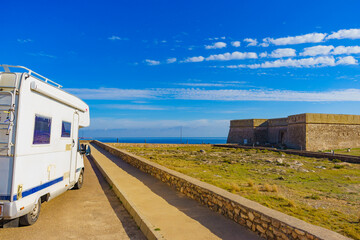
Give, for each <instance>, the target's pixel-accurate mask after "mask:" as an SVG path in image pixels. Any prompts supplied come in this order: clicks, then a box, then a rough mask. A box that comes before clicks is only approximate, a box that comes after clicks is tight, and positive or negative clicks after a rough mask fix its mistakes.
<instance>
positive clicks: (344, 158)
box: [214, 144, 360, 164]
mask: <svg viewBox="0 0 360 240" xmlns="http://www.w3.org/2000/svg"><path fill="white" fill-rule="evenodd" d="M214 146H215V147H225V148H243V149H259V150H268V151H273V152H283V153H287V154H294V155H299V156H303V157H314V158H327V159H329V160H334V159H337V160H340V161H343V162H349V163H358V164H359V163H360V156H351V155H345V154H330V153H323V152H311V151H301V150H295V149H283V150H282V149H277V148H269V147H252V146H244V145H238V144H214Z"/></svg>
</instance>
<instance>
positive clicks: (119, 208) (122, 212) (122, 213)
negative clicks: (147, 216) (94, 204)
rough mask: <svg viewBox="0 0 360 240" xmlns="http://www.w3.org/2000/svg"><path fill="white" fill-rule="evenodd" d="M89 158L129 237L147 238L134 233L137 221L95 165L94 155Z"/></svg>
mask: <svg viewBox="0 0 360 240" xmlns="http://www.w3.org/2000/svg"><path fill="white" fill-rule="evenodd" d="M87 159H88V160H89V163H90V165H91V167H92V169H93V170H94V172H95V175H96V177H97V179H98V181H99V184H100V186H101V189H102V190H103V192H104V194H105V196H106V197H107V199H108V201H109V203H110V205H111V207H112V209H113V210H114V213H115V214H116V216H117V218H118V219H119V220H120V222H121V223H122V225H123V228H124V229H125V232H126V233H127V235H128V237H129V238H130V239H136V240H142V239H144V240H145V239H146V237H145V236H144V235H141V236H139V234H138V233H134V229H133V226H136V223H135V221H134V219H133V218H132V217H131V216H130V214H129V213H128V212H127V211H126V209H125V208H124V206H123V205H122V203H121V201H120V200H119V199H118V197H117V196H116V195H115V193H114V192H113V191H112V190H111V187H110V185H109V184H108V183H107V182H106V180H105V178H104V176H103V175H102V174H101V172H100V170H99V169H98V168H97V166H96V165H95V163H94V160H93V159H92V157H91V156H87ZM140 233H141V232H140ZM141 234H142V233H141Z"/></svg>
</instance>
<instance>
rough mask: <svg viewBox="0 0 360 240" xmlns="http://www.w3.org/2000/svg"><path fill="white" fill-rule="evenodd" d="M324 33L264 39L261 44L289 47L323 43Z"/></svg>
mask: <svg viewBox="0 0 360 240" xmlns="http://www.w3.org/2000/svg"><path fill="white" fill-rule="evenodd" d="M326 35H327V34H326V33H309V34H305V35H300V36H295V37H283V38H275V39H274V38H264V39H263V42H264V43H266V44H274V45H290V44H300V43H318V42H322V41H324V38H325V37H326Z"/></svg>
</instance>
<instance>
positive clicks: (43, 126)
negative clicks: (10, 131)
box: [33, 116, 51, 144]
mask: <svg viewBox="0 0 360 240" xmlns="http://www.w3.org/2000/svg"><path fill="white" fill-rule="evenodd" d="M50 132H51V118H47V117H42V116H35V129H34V140H33V144H49V143H50Z"/></svg>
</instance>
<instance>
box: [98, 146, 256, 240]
mask: <svg viewBox="0 0 360 240" xmlns="http://www.w3.org/2000/svg"><path fill="white" fill-rule="evenodd" d="M91 146H92V147H94V148H96V149H97V150H98V151H99V152H100V153H102V154H103V155H105V156H106V157H107V158H109V159H110V160H111V161H113V162H114V163H115V164H116V165H117V166H119V167H120V168H121V169H122V170H124V171H125V172H127V173H128V174H130V175H132V176H133V177H135V178H137V179H138V180H140V181H141V182H142V183H143V184H144V185H146V186H147V187H148V188H149V189H150V190H151V191H152V192H154V193H155V194H157V195H159V196H161V197H162V198H163V199H164V200H165V201H167V202H168V203H169V204H171V205H172V206H174V207H176V208H177V209H178V210H180V211H181V212H183V213H184V214H186V215H187V216H189V217H191V218H192V219H194V220H196V221H198V222H199V223H201V224H202V225H203V226H205V227H206V228H208V229H209V230H210V231H211V232H212V233H213V234H215V235H216V236H218V237H219V238H221V239H228V240H230V239H231V240H235V239H242V240H245V239H246V240H251V239H262V238H260V237H259V236H258V235H257V234H256V233H254V232H251V231H250V230H248V229H247V228H245V227H243V226H241V225H239V224H237V223H235V222H233V221H232V220H230V219H228V218H226V217H224V216H223V215H221V214H219V213H216V212H213V211H211V210H210V209H208V208H206V207H205V206H202V205H201V204H200V203H198V202H196V201H195V200H193V199H190V198H188V197H186V196H185V195H184V194H182V193H180V192H178V191H176V190H175V189H173V188H171V187H170V186H168V185H167V184H165V183H163V182H161V181H160V180H158V179H157V178H155V177H153V176H151V175H149V174H147V173H144V172H142V171H140V170H139V169H137V168H135V167H133V166H132V165H130V164H128V163H126V162H125V161H123V160H121V159H120V158H118V157H116V156H114V155H112V154H110V153H109V152H107V151H105V150H104V149H102V148H100V147H98V146H96V145H95V144H91ZM92 164H93V163H92Z"/></svg>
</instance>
